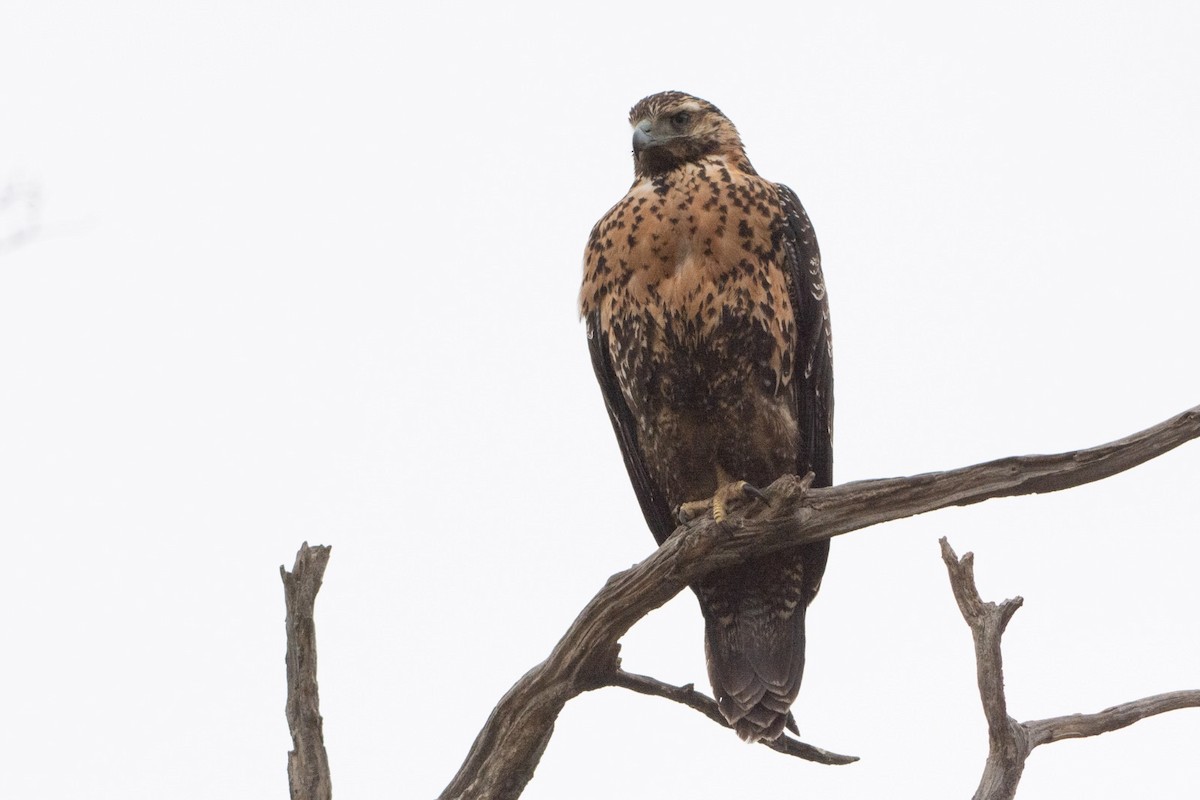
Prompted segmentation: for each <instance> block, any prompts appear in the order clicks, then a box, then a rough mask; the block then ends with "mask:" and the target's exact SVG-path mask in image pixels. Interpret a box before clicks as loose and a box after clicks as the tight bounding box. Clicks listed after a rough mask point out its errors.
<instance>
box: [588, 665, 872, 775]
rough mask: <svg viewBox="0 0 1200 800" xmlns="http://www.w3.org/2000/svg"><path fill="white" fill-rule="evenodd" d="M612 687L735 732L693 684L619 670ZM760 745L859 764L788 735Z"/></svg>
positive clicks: (824, 761) (827, 760)
mask: <svg viewBox="0 0 1200 800" xmlns="http://www.w3.org/2000/svg"><path fill="white" fill-rule="evenodd" d="M608 685H609V686H619V687H621V688H623V689H629V690H631V691H634V692H637V693H639V694H645V695H650V696H651V697H664V698H666V699H667V700H674V701H675V702H676V703H682V704H683V705H685V706H688V707H689V708H694V709H696V710H697V711H699V712H700V713H701V714H703V715H704V716H706V717H708V718H709V719H711V720H712V721H713V722H715V723H717V724H718V725H721V726H723V727H726V728H730V729H732V726H731V725H730V724H729V723H728V722H726V721H725V717H723V716H721V711H720V709H719V708H717V701H716V700H713V699H712V698H711V697H709V696H708V695H706V694H703V693H702V692H697V691H696V687H695V686H694V685H692V684H690V683H689V684H687V685H686V686H672V685H671V684H669V683H663V682H662V681H660V680H658V679H657V678H651V677H649V676H647V675H635V674H634V673H632V672H626V671H625V670H623V669H618V670H617V671H616V672H615V673H614V674H613V676H612V677H611V678H610V679H609V683H608ZM760 744H763V745H765V746H767V747H769V748H771V749H772V750H774V751H776V752H778V753H783V754H784V755H789V756H795V757H797V758H802V759H804V760H805V761H815V762H817V763H818V764H835V765H841V764H852V763H854V762H855V761H858V756H844V755H840V754H838V753H831V752H829V751H828V750H822V749H821V748H819V747H814V746H813V745H811V744H806V743H804V742H801V741H799V740H798V739H792V738H790V737H788V736H787V735H786V734H785V735H784V736H780V737H779V738H778V739H776V740H775V741H773V742H768V741H763V742H760Z"/></svg>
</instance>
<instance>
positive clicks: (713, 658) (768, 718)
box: [696, 552, 824, 742]
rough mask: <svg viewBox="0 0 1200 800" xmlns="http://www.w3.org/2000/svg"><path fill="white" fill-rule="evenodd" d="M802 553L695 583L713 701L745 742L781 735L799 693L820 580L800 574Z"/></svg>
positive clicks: (810, 570)
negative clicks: (809, 615) (810, 610)
mask: <svg viewBox="0 0 1200 800" xmlns="http://www.w3.org/2000/svg"><path fill="white" fill-rule="evenodd" d="M806 555H807V554H805V553H802V552H801V553H788V554H786V555H783V556H779V557H773V558H769V559H764V560H763V561H756V562H750V563H748V564H744V565H742V566H741V567H738V568H735V569H734V570H729V571H723V572H721V573H718V574H716V575H712V576H709V578H708V579H706V580H705V581H704V582H703V583H701V584H699V585H697V586H696V594H697V595H698V597H699V598H700V607H701V609H702V611H703V612H704V618H705V636H704V645H705V654H706V656H707V661H708V676H709V680H710V681H711V682H712V687H713V692H714V694H715V696H716V699H717V705H718V706H719V708H720V709H721V714H722V715H723V716H724V717H725V719H726V720H727V721H728V722H729V724H730V725H731V726H733V728H734V730H735V731H737V734H738V736H739V737H741V738H742V739H743V740H745V741H747V742H756V741H759V740H768V741H769V740H774V739H777V738H779V736H780V735H781V734H782V733H783V730H784V727H785V726H786V725H787V724H788V722H789V718H790V715H789V709H790V708H791V705H792V703H793V702H794V701H795V700H796V695H797V694H798V693H799V692H800V681H801V678H802V677H803V675H804V645H805V633H804V617H805V611H806V607H807V605H808V602H809V601H811V600H812V598H813V596H814V595H815V594H816V587H815V586H814V585H811V583H812V581H813V579H814V577H815V580H816V581H819V580H820V575H819V574H818V575H815V576H814V575H813V572H814V571H815V570H813V569H811V568H810V569H809V570H808V575H807V576H806V575H805V574H804V573H805V570H804V566H805V556H806ZM821 566H824V563H823V561H822V562H821ZM805 577H807V578H808V579H809V580H807V581H806V580H805Z"/></svg>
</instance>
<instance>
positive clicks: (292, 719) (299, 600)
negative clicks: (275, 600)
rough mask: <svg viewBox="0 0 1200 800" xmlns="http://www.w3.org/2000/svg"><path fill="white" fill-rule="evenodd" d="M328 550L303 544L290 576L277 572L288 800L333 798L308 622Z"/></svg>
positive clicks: (314, 651)
mask: <svg viewBox="0 0 1200 800" xmlns="http://www.w3.org/2000/svg"><path fill="white" fill-rule="evenodd" d="M329 550H330V548H328V547H322V546H317V547H309V546H308V542H305V543H304V544H302V545H301V546H300V552H298V553H296V563H295V565H294V566H293V567H292V571H291V572H288V571H287V570H286V569H284V568H283V566H282V565H281V566H280V567H279V574H280V576H281V577H282V578H283V595H284V602H285V603H286V604H287V622H286V625H287V682H288V693H287V721H288V728H289V729H291V732H292V751H291V752H290V753H288V786H289V788H290V789H291V797H292V800H330V798H331V797H332V796H333V788H332V785H331V783H330V779H329V777H330V776H329V758H328V756H327V755H326V753H325V736H324V734H323V733H322V730H321V708H320V696H319V695H318V692H317V632H316V625H315V624H314V622H313V606H314V605H315V604H316V601H317V592H318V591H320V590H321V579H322V577H324V575H325V565H326V564H328V563H329Z"/></svg>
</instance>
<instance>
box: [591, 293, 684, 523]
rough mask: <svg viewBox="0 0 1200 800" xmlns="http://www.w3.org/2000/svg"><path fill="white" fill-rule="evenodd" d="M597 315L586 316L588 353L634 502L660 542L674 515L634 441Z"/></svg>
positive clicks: (634, 433) (629, 414)
mask: <svg viewBox="0 0 1200 800" xmlns="http://www.w3.org/2000/svg"><path fill="white" fill-rule="evenodd" d="M599 318H600V312H599V311H598V310H597V311H593V312H592V313H590V314H588V316H587V333H588V350H589V351H590V352H591V355H592V368H593V369H594V370H595V371H596V379H597V380H598V381H599V382H600V391H601V393H602V394H603V395H604V407H605V408H606V409H607V410H608V419H609V421H610V422H611V423H612V426H613V432H614V433H616V435H617V443H618V444H619V445H620V447H621V457H622V458H623V459H624V461H625V469H626V471H627V472H628V473H629V481H630V482H631V483H632V484H633V491H634V493H636V494H637V499H638V503H640V504H641V506H642V514H643V516H645V517H646V524H647V525H648V526H649V527H650V532H651V533H653V534H654V539H655V541H657V542H658V543H659V544H662V543H663V542H665V541H666V540H667V537H668V536H670V535H671V532H672V531H674V530H675V526H676V521H675V516H674V514H672V513H671V507H670V506H669V505H668V504H667V500H666V498H665V496H664V495H663V492H662V489H661V487H659V486H658V484H657V483H655V482H654V481H653V480H652V479H651V478H650V471H649V469H648V468H647V465H646V456H645V454H644V453H643V452H642V449H641V446H640V445H639V444H638V437H637V424H636V422H635V421H634V419H633V413H632V412H631V411H630V410H629V406H628V404H626V402H625V395H623V394H622V393H621V386H620V384H619V383H618V382H617V375H616V372H615V371H614V370H613V366H612V357H611V355H610V352H611V351H610V350H609V345H608V336H607V334H606V333H605V332H604V329H603V328H602V327H601V326H600V319H599Z"/></svg>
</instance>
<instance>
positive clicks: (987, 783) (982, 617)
mask: <svg viewBox="0 0 1200 800" xmlns="http://www.w3.org/2000/svg"><path fill="white" fill-rule="evenodd" d="M939 541H940V543H941V546H942V560H943V561H944V562H945V563H946V571H947V572H949V574H950V588H951V589H952V590H953V592H954V599H955V600H956V601H957V602H958V609H959V611H961V612H962V615H963V619H965V620H966V621H967V625H968V626H969V627H970V628H971V638H972V639H974V641H975V667H976V674H977V677H978V680H979V697H980V699H981V700H982V701H983V715H984V718H985V719H986V720H987V725H988V757H987V762H986V763H985V764H984V768H983V776H982V777H981V778H980V781H979V788H978V789H976V790H975V794H974V796H973V798H972V800H1011V798H1013V797H1015V796H1016V793H1017V784H1019V783H1020V782H1021V774H1022V773H1023V772H1024V771H1025V761H1026V759H1028V758H1029V754H1030V753H1031V752H1033V749H1034V748H1035V747H1037V746H1038V745H1043V744H1049V743H1050V742H1057V741H1060V740H1062V739H1078V738H1082V737H1085V736H1098V735H1100V734H1102V733H1107V732H1109V731H1115V730H1118V729H1120V728H1124V727H1126V726H1129V725H1132V724H1133V723H1135V722H1137V721H1139V720H1143V719H1146V718H1147V717H1152V716H1154V715H1155V714H1163V713H1166V712H1167V711H1175V710H1177V709H1181V708H1195V707H1198V706H1200V691H1182V692H1168V693H1167V694H1160V695H1154V696H1153V697H1145V698H1142V699H1141V700H1134V701H1133V702H1132V703H1122V704H1121V705H1119V706H1113V707H1112V708H1108V709H1105V710H1104V711H1101V712H1100V713H1098V714H1072V715H1070V716H1066V717H1052V718H1050V719H1041V720H1034V721H1031V722H1017V721H1016V720H1015V719H1013V718H1012V717H1010V716H1009V715H1008V704H1007V701H1006V699H1005V695H1004V665H1003V660H1002V658H1001V653H1000V638H1001V636H1003V635H1004V629H1005V628H1006V627H1007V626H1008V622H1009V620H1010V619H1012V615H1013V614H1015V613H1016V611H1017V609H1018V608H1020V607H1021V603H1022V602H1023V601H1022V600H1021V598H1020V597H1014V598H1012V599H1011V600H1005V601H1004V602H1003V603H1000V604H999V605H997V604H995V603H985V602H984V601H983V600H981V599H980V597H979V591H978V589H976V587H975V570H974V566H975V557H974V555H973V554H971V553H966V554H965V555H963V557H962V558H961V559H960V558H958V557H957V556H956V555H955V553H954V550H953V549H951V547H950V545H949V544H948V543H947V542H946V540H945V539H944V538H943V539H941V540H939Z"/></svg>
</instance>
